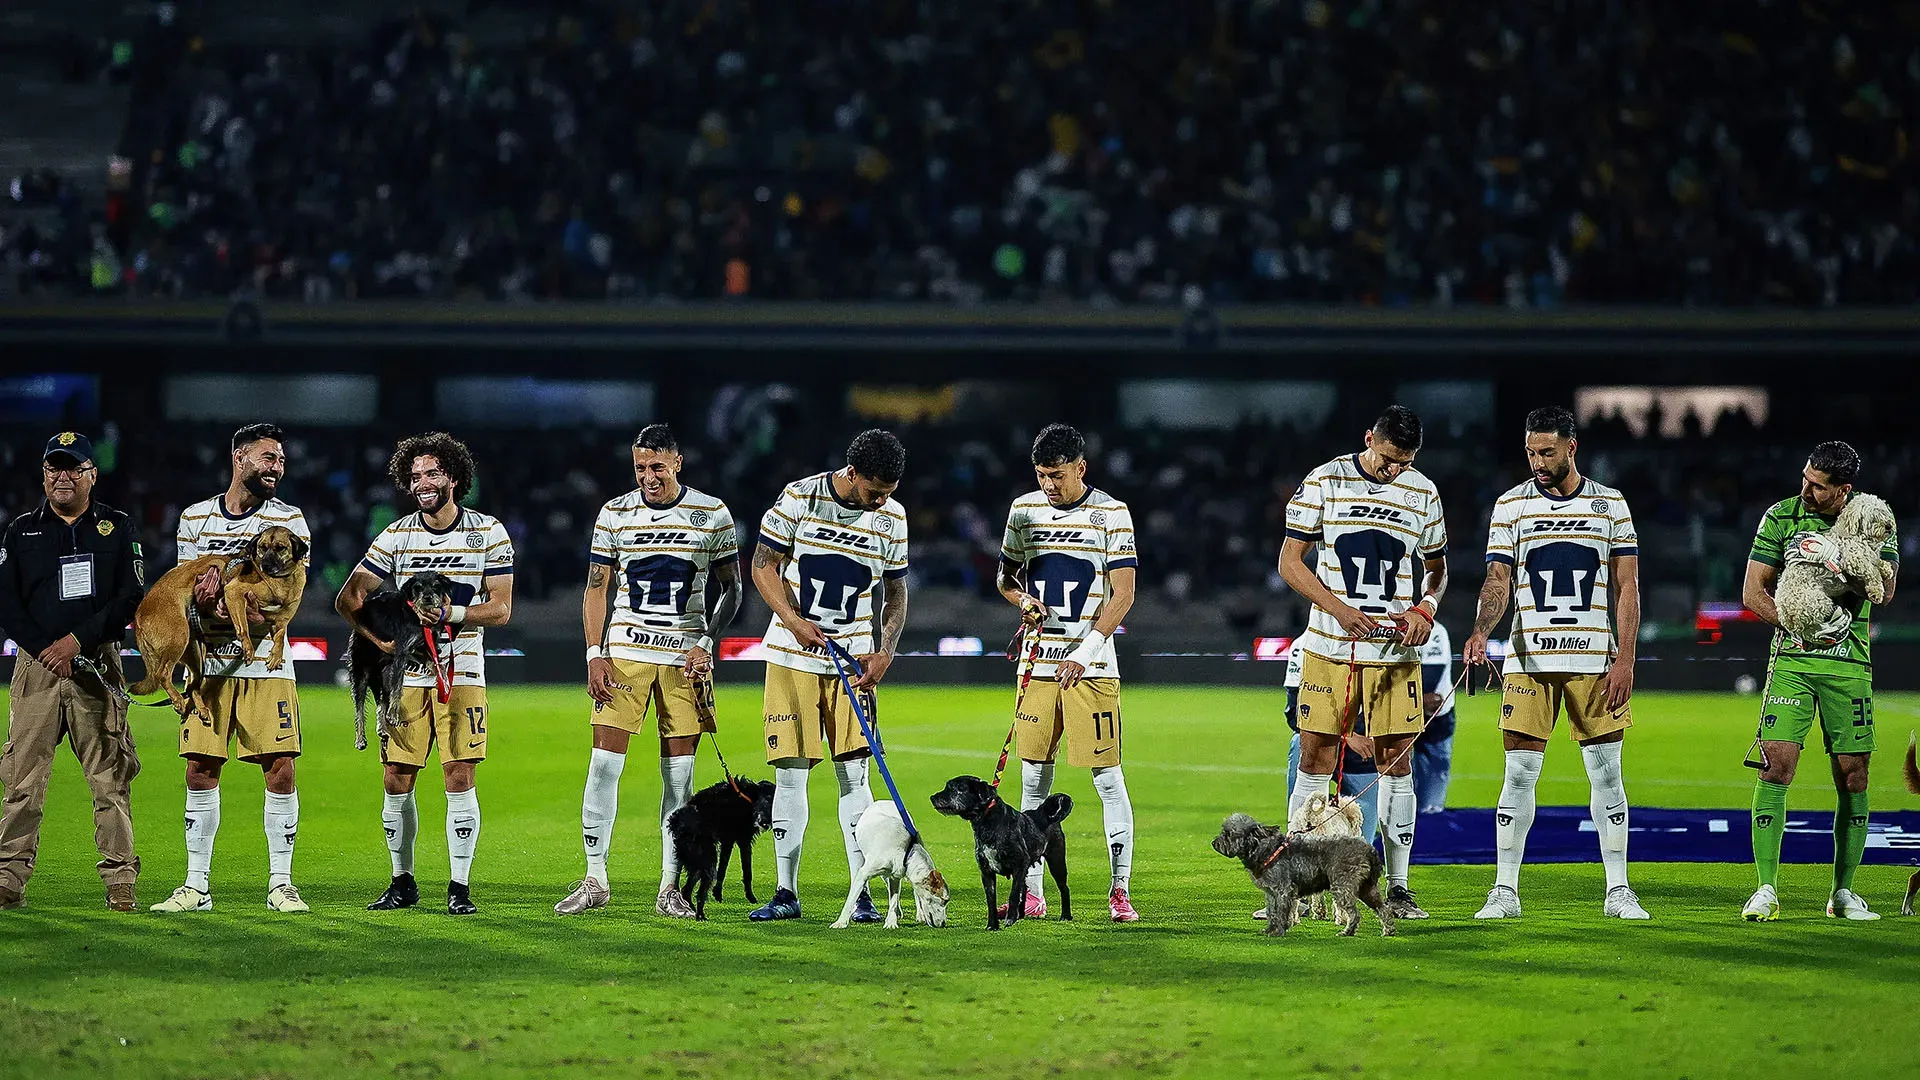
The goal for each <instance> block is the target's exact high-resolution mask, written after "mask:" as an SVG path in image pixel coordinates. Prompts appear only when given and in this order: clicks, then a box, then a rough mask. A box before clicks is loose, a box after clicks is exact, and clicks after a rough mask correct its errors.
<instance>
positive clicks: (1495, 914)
mask: <svg viewBox="0 0 1920 1080" xmlns="http://www.w3.org/2000/svg"><path fill="white" fill-rule="evenodd" d="M1473 917H1474V918H1476V919H1517V918H1519V917H1520V894H1519V893H1517V892H1515V891H1514V890H1512V889H1509V888H1507V887H1506V886H1505V885H1495V886H1494V887H1493V888H1491V889H1488V890H1487V902H1486V903H1485V904H1484V905H1482V906H1481V908H1480V910H1479V911H1476V912H1474V913H1473ZM1643 917H1644V916H1643Z"/></svg>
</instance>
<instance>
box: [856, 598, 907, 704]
mask: <svg viewBox="0 0 1920 1080" xmlns="http://www.w3.org/2000/svg"><path fill="white" fill-rule="evenodd" d="M882 585H883V590H884V591H883V592H882V593H881V604H882V607H881V612H880V649H879V651H877V652H874V653H871V654H869V655H867V656H863V657H861V658H860V666H861V672H860V677H859V678H857V679H855V680H853V685H854V687H855V688H856V689H869V688H871V687H873V686H874V685H876V684H878V683H879V682H880V680H881V679H882V678H883V677H885V675H886V674H887V668H888V667H890V666H892V664H893V654H894V651H895V650H897V649H898V648H899V647H900V632H901V631H902V630H905V629H906V628H907V579H906V578H904V577H890V578H886V579H885V580H884V581H883V583H882Z"/></svg>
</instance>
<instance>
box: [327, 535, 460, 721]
mask: <svg viewBox="0 0 1920 1080" xmlns="http://www.w3.org/2000/svg"><path fill="white" fill-rule="evenodd" d="M452 594H453V582H451V581H449V580H448V579H447V576H446V575H445V574H442V573H438V572H436V571H432V570H429V571H427V572H426V573H424V574H415V575H414V576H413V577H410V578H408V579H407V583H406V584H405V585H402V586H400V588H399V589H397V590H396V589H394V588H393V587H392V586H389V585H382V586H381V587H380V588H378V589H376V590H374V591H373V592H372V593H371V594H369V595H368V596H367V599H366V600H365V602H363V603H362V604H361V605H360V613H359V616H358V618H359V621H360V625H362V626H364V627H366V628H367V629H368V630H370V631H372V632H373V633H375V634H378V635H379V636H380V637H381V638H383V639H385V640H387V641H391V642H393V652H392V653H388V652H386V651H385V650H383V649H381V648H380V647H379V646H378V645H375V644H374V643H373V642H371V641H368V640H367V639H366V638H365V637H362V636H361V635H360V634H357V633H356V634H354V635H353V641H352V643H351V644H349V645H348V646H347V682H348V684H349V685H350V686H352V687H353V748H354V749H355V750H365V749H366V748H367V691H368V689H369V688H371V689H372V691H373V700H374V705H375V706H376V708H377V709H378V711H379V719H378V721H377V730H378V732H379V734H381V735H385V734H386V733H387V725H388V723H390V722H391V721H392V720H393V708H394V702H396V701H398V700H399V698H400V691H401V690H402V689H403V688H404V687H405V686H406V681H407V665H408V664H416V665H423V664H427V663H430V662H432V657H431V656H429V655H428V653H427V628H426V627H424V626H422V625H420V617H419V616H418V615H416V614H414V610H415V609H416V608H427V609H429V610H438V609H440V608H444V607H446V606H447V605H448V604H449V603H451V602H452V600H451V597H452ZM450 629H453V630H454V632H455V633H458V628H450ZM395 660H399V661H402V662H401V663H395V662H394V661H395Z"/></svg>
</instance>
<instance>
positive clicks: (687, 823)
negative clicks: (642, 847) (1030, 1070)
mask: <svg viewBox="0 0 1920 1080" xmlns="http://www.w3.org/2000/svg"><path fill="white" fill-rule="evenodd" d="M705 831H706V830H705V829H704V827H703V826H702V824H701V821H700V808H699V807H696V806H693V805H691V804H689V805H687V806H682V807H681V808H680V809H678V810H675V811H674V812H673V813H672V814H670V815H668V817H667V832H668V833H669V834H671V835H672V837H673V854H674V857H675V858H676V859H678V860H679V861H680V864H681V865H683V866H684V865H687V864H689V863H692V862H694V861H695V859H694V853H695V852H697V851H698V850H699V849H700V843H701V834H702V833H704V832H705Z"/></svg>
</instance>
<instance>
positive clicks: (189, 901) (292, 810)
mask: <svg viewBox="0 0 1920 1080" xmlns="http://www.w3.org/2000/svg"><path fill="white" fill-rule="evenodd" d="M232 451H233V471H232V474H231V477H230V479H229V480H228V482H227V490H226V491H224V492H222V493H221V494H219V495H215V496H214V497H213V498H211V499H205V500H202V501H200V502H197V503H194V504H193V505H192V506H189V507H187V508H186V510H185V511H184V512H182V513H181V515H180V524H179V531H178V541H177V542H178V561H179V562H181V563H188V562H192V561H193V560H194V559H197V558H200V557H201V556H203V555H234V554H239V553H240V552H242V551H244V550H246V547H247V543H248V542H249V541H250V540H252V539H253V537H254V534H255V533H258V532H259V531H260V530H261V529H265V528H268V527H269V526H273V525H279V526H282V527H284V528H286V529H289V530H291V531H292V532H293V534H294V535H295V536H297V537H299V538H300V545H299V547H298V549H297V550H298V551H299V552H300V555H301V561H302V562H303V563H304V562H305V561H306V547H307V545H309V544H311V543H312V540H313V536H312V533H310V532H308V530H307V519H306V518H305V517H304V516H302V515H301V513H300V511H299V510H297V509H295V508H293V507H291V506H288V505H287V504H286V503H284V502H281V501H280V500H279V499H278V498H275V497H274V496H275V493H276V492H278V491H279V490H280V478H281V477H282V476H284V475H286V471H287V454H286V449H285V446H284V439H283V437H282V434H281V431H280V429H279V428H277V427H275V426H273V425H272V424H248V425H247V426H246V427H243V428H241V429H240V430H239V431H236V432H234V433H233V445H232ZM219 585H220V572H219V571H218V570H209V571H208V572H207V573H206V574H203V575H201V580H200V581H198V582H195V585H194V597H193V599H194V605H195V608H196V610H195V612H194V615H195V617H196V619H198V621H199V622H200V630H201V633H202V634H204V635H206V636H207V638H208V639H209V641H210V643H211V647H210V648H209V649H208V651H207V654H206V656H205V657H204V658H203V660H202V662H201V664H202V666H201V669H200V672H201V675H202V676H204V677H205V679H206V683H205V684H204V685H205V688H204V690H203V694H204V696H205V699H206V702H207V707H208V709H209V710H210V711H211V713H212V715H211V716H209V717H204V718H203V717H200V716H187V717H184V718H182V720H181V721H180V756H181V757H183V758H185V759H186V762H187V814H186V831H187V880H186V882H185V883H184V884H182V885H181V886H180V887H179V888H177V889H175V890H173V895H171V896H169V897H167V898H166V899H165V900H162V901H160V902H159V903H157V904H155V905H153V908H152V910H154V911H159V912H178V911H208V910H211V909H212V908H213V886H212V884H211V880H210V877H209V875H210V874H211V873H212V868H213V839H214V835H215V834H216V833H217V832H219V830H220V771H221V769H222V768H223V767H224V766H225V765H226V763H227V757H228V753H229V746H230V745H231V744H232V742H233V741H234V740H235V739H238V740H239V743H240V760H242V761H250V762H253V763H255V764H257V765H259V766H260V771H261V772H262V773H263V774H265V778H266V787H267V792H266V819H265V826H266V832H267V907H269V908H271V909H272V910H274V911H279V912H286V913H293V914H297V913H301V912H304V911H306V910H307V905H306V902H305V901H304V900H302V899H300V892H299V890H298V889H295V888H294V887H293V842H294V837H295V834H296V833H297V832H298V831H299V828H300V795H299V793H298V791H297V790H296V789H295V787H294V778H293V777H294V769H293V763H294V759H295V758H298V757H299V756H300V698H299V695H298V694H297V693H296V692H295V690H294V681H293V665H292V664H291V663H284V662H283V663H282V664H281V665H280V666H279V667H278V668H270V667H268V666H267V660H268V658H269V657H270V656H271V655H272V653H273V641H272V640H271V639H268V638H262V639H261V640H260V641H259V643H258V648H257V649H256V650H255V652H254V655H253V656H251V657H243V656H241V655H240V642H239V640H238V639H237V638H235V637H234V636H233V633H232V631H231V629H230V628H229V627H228V623H227V617H226V615H227V613H226V602H225V601H224V600H221V599H219V598H218V596H219ZM249 614H250V615H254V614H257V613H255V612H252V611H249Z"/></svg>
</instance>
